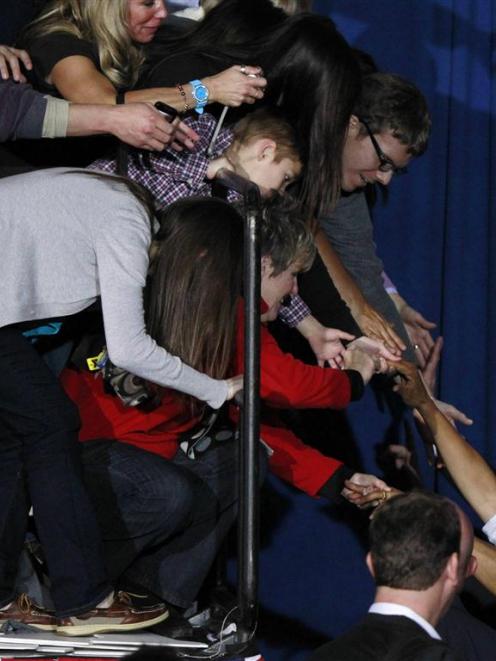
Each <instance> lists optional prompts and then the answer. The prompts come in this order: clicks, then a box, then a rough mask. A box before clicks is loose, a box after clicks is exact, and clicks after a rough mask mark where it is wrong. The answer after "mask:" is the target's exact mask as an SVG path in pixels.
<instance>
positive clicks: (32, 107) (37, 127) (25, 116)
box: [0, 80, 47, 142]
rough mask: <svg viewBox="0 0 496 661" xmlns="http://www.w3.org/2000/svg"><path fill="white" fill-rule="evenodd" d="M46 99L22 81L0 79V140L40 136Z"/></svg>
mask: <svg viewBox="0 0 496 661" xmlns="http://www.w3.org/2000/svg"><path fill="white" fill-rule="evenodd" d="M46 106H47V100H46V99H45V97H44V96H43V94H40V93H39V92H35V91H34V90H33V88H32V87H30V86H29V85H26V84H24V83H15V82H14V81H12V80H0V142H5V141H6V140H16V139H20V138H41V134H42V131H43V120H44V118H45V111H46Z"/></svg>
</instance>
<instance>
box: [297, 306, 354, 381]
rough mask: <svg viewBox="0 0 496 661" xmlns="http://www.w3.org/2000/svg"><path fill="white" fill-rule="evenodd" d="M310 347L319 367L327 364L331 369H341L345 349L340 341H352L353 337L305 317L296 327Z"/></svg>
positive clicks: (312, 318) (311, 317)
mask: <svg viewBox="0 0 496 661" xmlns="http://www.w3.org/2000/svg"><path fill="white" fill-rule="evenodd" d="M297 329H298V331H299V332H300V333H301V334H302V335H303V337H304V338H306V340H307V341H308V343H309V344H310V346H311V347H312V351H313V352H314V354H315V357H316V358H317V363H318V365H319V366H320V367H324V364H325V363H326V362H327V363H329V365H330V366H331V367H337V368H339V367H342V365H343V354H344V352H345V347H344V345H343V342H342V340H353V339H354V337H355V336H354V335H350V333H345V332H344V331H341V330H338V329H336V328H326V326H323V325H322V324H321V323H320V322H319V321H317V319H315V317H313V316H312V315H310V316H308V317H305V319H303V320H302V321H300V323H299V324H298V326H297Z"/></svg>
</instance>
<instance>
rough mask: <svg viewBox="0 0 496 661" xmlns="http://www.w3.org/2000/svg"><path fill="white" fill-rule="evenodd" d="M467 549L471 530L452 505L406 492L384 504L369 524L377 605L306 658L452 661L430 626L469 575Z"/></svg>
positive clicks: (471, 560)
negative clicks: (354, 624) (353, 624)
mask: <svg viewBox="0 0 496 661" xmlns="http://www.w3.org/2000/svg"><path fill="white" fill-rule="evenodd" d="M385 496H387V494H386V492H385ZM472 547H473V531H472V526H471V524H470V522H469V520H468V518H467V517H466V516H465V514H464V513H463V512H462V511H461V510H460V509H459V508H458V507H457V506H456V505H455V504H454V503H452V502H451V501H450V500H448V499H446V498H442V497H440V496H438V495H435V494H427V493H422V492H412V493H409V494H402V495H400V496H397V497H395V498H392V499H391V500H389V501H388V502H385V503H384V505H383V506H382V507H380V508H379V509H378V510H377V512H376V514H375V515H374V517H373V519H372V522H371V525H370V552H369V553H368V555H367V566H368V568H369V570H370V572H371V573H372V575H373V577H374V580H375V583H376V586H377V590H376V596H375V601H374V603H373V604H372V606H371V607H370V609H369V612H368V614H367V616H366V617H365V618H364V620H363V621H362V622H360V623H359V624H358V625H356V626H355V627H354V628H353V629H351V630H350V631H349V632H348V633H346V634H344V635H343V636H340V637H339V638H337V639H336V640H334V641H332V642H330V643H327V644H326V645H323V646H322V647H321V648H319V649H318V650H317V651H316V652H315V653H314V654H313V656H312V657H311V661H374V660H377V661H455V659H456V655H455V653H454V652H453V651H451V650H450V648H449V647H448V646H447V645H446V644H445V643H444V642H443V641H442V640H441V639H440V636H439V634H438V633H437V631H436V630H435V628H434V627H435V626H436V624H437V622H438V621H439V618H440V617H441V616H442V615H443V614H444V613H445V611H446V609H447V608H448V606H449V605H450V604H451V602H452V600H453V598H454V597H455V595H456V594H457V592H458V591H459V590H460V589H461V587H462V585H463V582H464V580H465V578H466V577H467V576H470V575H471V574H473V573H474V571H475V568H476V560H475V558H474V557H473V556H472Z"/></svg>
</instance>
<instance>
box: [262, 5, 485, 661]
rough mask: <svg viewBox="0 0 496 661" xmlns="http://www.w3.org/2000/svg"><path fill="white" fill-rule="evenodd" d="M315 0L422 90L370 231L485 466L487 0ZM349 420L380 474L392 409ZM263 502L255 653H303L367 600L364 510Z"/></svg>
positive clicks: (275, 498) (295, 497)
mask: <svg viewBox="0 0 496 661" xmlns="http://www.w3.org/2000/svg"><path fill="white" fill-rule="evenodd" d="M314 9H315V11H318V12H319V13H322V14H325V15H327V16H330V17H331V18H333V19H334V21H335V22H336V24H337V25H338V27H339V29H340V30H341V31H342V33H343V34H344V35H345V37H346V38H347V39H348V41H349V42H350V43H351V44H353V45H354V46H357V47H358V48H361V49H363V50H365V51H368V52H370V53H371V54H372V55H373V56H374V58H375V59H376V61H377V64H378V66H379V68H381V69H384V70H389V71H393V72H395V73H398V74H400V75H403V76H405V77H406V78H408V79H410V80H412V81H413V82H415V83H416V84H417V85H418V86H419V87H420V88H421V89H422V90H423V92H424V94H425V95H426V97H427V99H428V103H429V106H430V109H431V113H432V120H433V130H432V137H431V140H430V145H429V149H428V151H427V152H426V154H425V155H424V156H422V157H421V158H419V159H417V160H416V161H415V162H413V163H412V165H411V167H410V168H409V174H408V175H407V176H405V177H398V178H397V179H396V180H393V182H392V183H391V186H390V189H389V199H388V202H387V204H386V205H383V204H382V202H381V201H379V202H378V203H377V205H376V208H375V210H374V223H375V232H376V240H377V244H378V250H379V254H380V255H381V257H382V258H383V260H384V262H385V264H386V268H387V271H388V273H389V275H390V276H391V277H392V279H393V280H394V281H395V283H396V284H397V286H398V288H399V290H400V293H401V294H402V295H403V296H404V298H405V299H406V300H407V301H409V302H410V303H411V305H412V306H413V307H415V308H417V309H418V310H420V311H421V312H423V313H424V315H425V316H426V317H427V318H428V319H431V320H433V321H435V322H437V324H438V329H437V331H436V332H438V333H439V334H442V335H443V336H444V338H445V348H444V351H443V357H442V364H441V370H440V397H441V399H444V400H445V401H449V402H452V403H454V404H456V405H457V406H458V407H459V408H461V409H462V410H464V411H465V412H466V413H467V414H468V415H469V416H470V417H472V418H473V419H474V425H473V426H472V427H471V428H466V430H464V433H465V434H466V436H467V438H468V439H469V440H470V442H471V443H472V444H473V445H474V446H475V447H476V448H477V449H478V450H479V451H480V452H481V453H483V454H484V456H486V457H487V458H488V459H489V460H490V461H491V462H492V463H493V464H494V465H496V406H494V402H495V398H496V381H495V374H494V372H495V370H496V360H495V358H494V355H495V353H494V350H495V343H496V278H495V271H496V228H495V221H496V218H495V196H494V187H495V185H496V181H495V174H496V172H495V165H496V163H495V149H496V133H495V81H494V68H495V65H496V61H495V25H496V2H495V1H494V0H373V1H371V0H320V1H319V0H317V1H316V2H314ZM349 419H350V422H351V424H352V427H353V431H354V434H355V437H356V440H357V444H358V446H359V452H360V455H361V457H362V460H363V465H364V468H365V469H366V470H367V471H370V472H377V471H378V470H379V469H378V467H377V464H376V462H375V446H376V444H377V443H378V442H379V441H381V440H382V438H383V437H384V433H385V430H386V429H387V428H388V425H389V422H390V418H389V415H388V414H387V413H386V412H383V411H380V410H379V409H378V407H377V404H376V402H375V399H374V397H373V396H372V394H371V393H368V394H367V396H366V398H365V401H363V402H360V403H358V404H354V405H353V406H352V407H351V409H350V416H349ZM329 442H330V447H332V434H330V439H329ZM418 445H420V444H418ZM418 454H419V458H420V459H421V460H422V463H423V466H422V473H423V477H424V480H425V484H426V486H428V487H430V488H434V487H435V486H436V487H437V488H438V489H439V490H440V491H441V492H443V493H446V494H448V495H450V496H455V497H456V492H455V491H454V489H453V488H452V487H451V486H450V485H448V483H447V482H446V481H445V480H444V479H443V478H441V479H440V480H439V484H436V481H435V479H434V475H433V471H432V469H430V468H429V467H427V465H426V462H425V461H424V451H423V448H422V447H418ZM265 503H266V504H265V514H266V516H268V517H269V519H270V520H271V522H272V525H273V526H274V528H273V530H272V534H271V536H270V544H269V543H268V540H267V541H266V543H265V546H264V550H263V552H262V563H261V567H262V576H261V601H262V606H263V608H264V609H265V611H266V612H268V613H269V615H270V617H268V616H267V615H265V618H264V619H266V620H267V621H269V622H271V624H272V626H271V627H269V628H270V631H269V633H268V634H266V636H267V637H266V642H265V643H264V645H265V647H264V649H265V654H266V657H267V658H268V659H271V661H276V660H278V659H281V660H282V659H284V660H288V659H291V660H293V659H304V658H306V656H307V655H308V650H309V649H311V648H312V647H315V646H316V645H317V644H319V642H320V638H321V637H324V638H330V637H333V636H335V635H338V634H340V633H342V632H343V631H344V630H345V629H346V628H348V627H349V626H351V624H353V623H354V622H355V621H357V619H359V617H361V615H363V613H364V612H365V611H366V609H367V607H368V605H369V603H370V601H371V599H372V597H373V585H372V582H371V580H370V578H369V577H368V575H367V571H366V569H365V567H364V563H363V558H364V548H365V544H366V541H365V540H366V537H365V535H366V528H367V520H366V518H361V519H360V518H358V519H357V518H356V517H354V516H353V515H352V514H350V512H349V510H345V511H342V510H339V509H334V510H332V509H331V508H330V507H329V506H328V505H326V504H323V503H321V502H318V501H312V500H311V499H309V498H307V497H306V496H304V495H302V494H296V493H295V492H294V491H293V490H291V489H290V488H288V487H286V486H283V485H281V484H280V483H277V482H276V481H275V480H272V481H271V493H270V496H269V498H268V499H266V500H265ZM267 510H268V512H267ZM350 516H351V517H352V518H351V519H350V518H349V517H350ZM473 518H474V521H475V522H476V523H477V518H476V517H473ZM479 523H480V522H479Z"/></svg>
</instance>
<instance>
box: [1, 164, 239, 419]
mask: <svg viewBox="0 0 496 661" xmlns="http://www.w3.org/2000/svg"><path fill="white" fill-rule="evenodd" d="M0 200H1V203H0V232H1V237H2V240H1V242H0V295H1V298H0V300H1V301H2V304H1V307H0V326H6V325H8V324H13V323H16V322H21V321H28V320H37V319H47V318H54V317H55V318H56V317H64V316H67V315H71V314H75V313H76V312H79V311H81V310H83V309H84V308H86V307H88V306H89V305H91V303H93V302H94V301H95V300H96V299H97V297H98V296H100V297H101V303H102V310H103V320H104V326H105V336H106V342H107V348H108V352H109V356H110V359H111V360H112V362H113V363H115V364H116V365H118V366H119V367H122V368H124V369H127V370H129V371H130V372H132V373H133V374H136V375H138V376H141V377H143V378H145V379H147V380H149V381H152V382H154V383H158V384H160V385H163V386H167V387H170V388H174V389H176V390H180V391H182V392H185V393H187V394H189V395H193V396H194V397H197V398H198V399H200V400H202V401H205V402H207V403H208V404H210V405H211V406H213V407H214V408H218V407H219V406H220V405H221V404H222V403H223V402H224V401H225V399H226V397H227V384H226V382H225V381H219V380H215V379H212V378H210V377H208V376H206V375H204V374H200V373H199V372H197V371H196V370H194V369H192V368H191V367H188V366H187V365H184V364H183V363H182V362H181V360H180V359H179V358H177V357H175V356H171V355H170V354H169V353H168V352H167V351H165V349H163V348H161V347H159V346H158V345H157V344H156V343H155V341H154V340H152V338H151V337H150V336H149V335H147V334H146V331H145V321H144V310H143V287H144V285H145V280H146V273H147V268H148V248H149V246H150V241H151V231H150V224H149V221H148V218H147V216H146V213H145V211H144V209H143V208H142V207H141V205H140V204H139V203H138V201H137V200H136V199H135V198H134V196H133V195H132V194H131V193H130V192H128V190H127V189H125V188H124V187H123V186H122V184H119V183H117V182H116V183H113V182H108V181H101V180H99V179H96V178H95V177H94V176H92V175H88V174H87V173H83V171H77V172H76V173H72V172H70V171H69V170H68V169H67V168H55V169H52V170H39V171H37V172H32V173H29V174H23V175H18V176H15V177H8V178H6V179H2V180H0Z"/></svg>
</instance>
